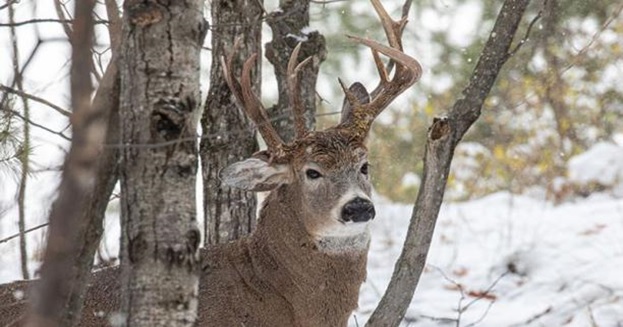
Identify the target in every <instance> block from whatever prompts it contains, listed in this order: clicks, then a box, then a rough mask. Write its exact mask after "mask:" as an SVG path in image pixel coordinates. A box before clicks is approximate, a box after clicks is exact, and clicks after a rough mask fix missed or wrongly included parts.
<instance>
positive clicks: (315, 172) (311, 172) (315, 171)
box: [305, 169, 322, 179]
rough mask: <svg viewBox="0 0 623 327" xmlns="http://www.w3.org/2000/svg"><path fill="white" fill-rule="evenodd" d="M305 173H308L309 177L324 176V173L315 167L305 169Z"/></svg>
mask: <svg viewBox="0 0 623 327" xmlns="http://www.w3.org/2000/svg"><path fill="white" fill-rule="evenodd" d="M305 175H307V178H309V179H317V178H320V177H322V174H321V173H320V172H318V171H317V170H314V169H307V170H306V171H305Z"/></svg>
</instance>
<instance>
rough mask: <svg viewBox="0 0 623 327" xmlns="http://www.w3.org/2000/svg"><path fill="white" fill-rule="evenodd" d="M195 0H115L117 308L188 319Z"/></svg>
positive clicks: (194, 283) (198, 41)
mask: <svg viewBox="0 0 623 327" xmlns="http://www.w3.org/2000/svg"><path fill="white" fill-rule="evenodd" d="M202 4H203V2H202V1H200V0H189V1H171V2H166V3H163V2H157V1H140V0H127V1H125V3H124V15H123V16H124V17H123V38H122V39H123V42H124V43H123V44H122V47H121V58H120V61H119V70H120V74H121V107H120V120H121V154H120V155H121V165H120V181H121V214H122V257H121V269H122V276H123V277H122V283H123V291H124V292H123V293H124V294H123V298H122V311H123V313H124V315H123V317H124V318H125V319H126V323H127V325H129V326H192V325H193V324H194V321H195V320H196V317H197V312H196V310H197V288H198V280H199V277H198V272H199V270H198V268H199V265H198V253H197V249H198V247H199V242H200V233H199V230H198V228H197V221H196V208H195V182H196V177H195V176H196V174H197V160H198V158H197V156H198V153H197V140H196V138H197V136H196V123H197V121H196V119H197V118H198V110H199V104H200V97H199V96H200V90H199V53H200V50H201V45H202V44H203V38H204V36H205V29H206V27H207V26H206V22H205V20H204V19H203V17H202V14H201V13H202Z"/></svg>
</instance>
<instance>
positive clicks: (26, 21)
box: [0, 18, 109, 27]
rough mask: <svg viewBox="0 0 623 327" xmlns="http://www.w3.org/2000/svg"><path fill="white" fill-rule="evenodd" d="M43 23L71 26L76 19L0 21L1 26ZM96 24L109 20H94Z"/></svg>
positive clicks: (105, 22)
mask: <svg viewBox="0 0 623 327" xmlns="http://www.w3.org/2000/svg"><path fill="white" fill-rule="evenodd" d="M41 23H60V24H63V26H69V25H68V24H73V23H74V21H73V20H71V19H55V18H36V19H29V20H24V21H21V22H12V23H0V27H20V26H25V25H30V24H41ZM94 23H95V24H108V23H109V22H108V21H107V20H98V21H95V22H94Z"/></svg>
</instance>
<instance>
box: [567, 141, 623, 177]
mask: <svg viewBox="0 0 623 327" xmlns="http://www.w3.org/2000/svg"><path fill="white" fill-rule="evenodd" d="M596 158H599V159H598V160H596ZM568 172H569V180H570V181H572V182H574V183H576V184H580V185H586V184H590V183H598V184H600V185H603V186H609V187H614V186H616V185H617V184H619V183H623V147H620V146H618V145H616V144H613V143H606V142H599V143H597V144H595V145H594V146H593V147H591V148H590V149H589V150H588V151H586V152H584V153H582V154H580V155H578V156H575V157H573V158H571V159H570V160H569V169H568Z"/></svg>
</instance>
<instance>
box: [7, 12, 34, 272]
mask: <svg viewBox="0 0 623 327" xmlns="http://www.w3.org/2000/svg"><path fill="white" fill-rule="evenodd" d="M14 21H15V10H14V9H13V6H9V22H11V23H13V22H14ZM10 30H11V46H12V48H13V74H14V77H15V85H16V86H17V89H18V90H19V91H23V90H24V87H23V83H22V74H21V73H20V71H19V48H18V46H17V33H16V31H15V27H14V26H11V29H10ZM21 100H22V106H23V110H24V120H26V121H27V120H28V119H29V117H30V106H29V105H28V100H26V98H24V97H21ZM22 131H23V140H22V148H23V149H24V150H23V151H22V152H21V153H20V156H19V157H20V161H21V163H22V171H21V174H20V175H21V176H20V182H19V189H18V192H17V207H18V215H19V218H18V224H17V225H18V229H19V232H20V239H19V252H20V259H21V269H22V277H23V278H24V279H30V273H29V272H28V249H27V247H26V235H25V234H24V229H25V228H26V227H25V226H26V187H27V185H28V172H29V170H30V151H29V148H30V126H29V125H28V123H24V125H23V128H22Z"/></svg>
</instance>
